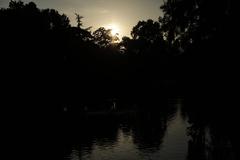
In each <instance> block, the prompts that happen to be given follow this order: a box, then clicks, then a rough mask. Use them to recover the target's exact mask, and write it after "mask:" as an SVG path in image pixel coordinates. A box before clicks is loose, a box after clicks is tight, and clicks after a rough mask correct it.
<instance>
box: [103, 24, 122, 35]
mask: <svg viewBox="0 0 240 160" xmlns="http://www.w3.org/2000/svg"><path fill="white" fill-rule="evenodd" d="M106 28H107V29H111V34H112V36H115V35H117V34H118V35H119V34H120V28H119V26H118V25H117V24H114V23H112V24H109V25H107V27H106Z"/></svg>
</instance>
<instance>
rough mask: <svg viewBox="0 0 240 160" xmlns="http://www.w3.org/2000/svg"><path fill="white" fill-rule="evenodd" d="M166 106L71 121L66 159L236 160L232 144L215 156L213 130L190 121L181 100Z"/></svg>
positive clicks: (68, 125) (65, 145)
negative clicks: (222, 159) (219, 158)
mask: <svg viewBox="0 0 240 160" xmlns="http://www.w3.org/2000/svg"><path fill="white" fill-rule="evenodd" d="M166 105H167V107H162V109H158V110H151V109H150V110H141V111H136V112H123V113H122V114H115V115H113V114H111V115H107V116H106V115H92V116H91V115H88V116H87V118H85V119H84V120H82V119H81V120H76V119H75V120H74V121H70V122H68V124H67V125H66V126H67V127H66V128H65V130H67V131H69V132H68V134H66V139H65V144H64V159H65V160H159V159H161V160H187V159H194V160H196V159H202V160H205V159H206V160H208V159H218V158H216V157H219V156H220V157H222V158H224V159H235V157H234V154H233V152H232V149H231V147H230V149H229V145H228V147H226V146H227V144H228V143H224V145H222V146H221V147H220V148H221V149H220V150H218V152H219V153H217V156H216V155H215V153H216V152H215V150H214V146H213V140H212V139H211V135H210V134H211V133H210V131H209V130H210V129H209V128H208V126H207V125H205V126H204V127H203V129H201V127H195V126H196V125H195V124H190V123H189V122H188V121H189V119H188V117H187V116H186V113H184V112H185V111H183V107H182V100H181V99H177V100H174V101H172V100H171V101H170V102H168V104H166ZM160 108H161V107H160ZM201 130H202V132H201ZM199 137H204V139H201V138H199ZM199 139H201V140H199ZM218 147H219V146H218ZM223 151H224V155H222V153H223ZM213 153H214V154H213Z"/></svg>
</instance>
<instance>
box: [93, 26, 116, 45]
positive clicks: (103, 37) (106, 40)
mask: <svg viewBox="0 0 240 160" xmlns="http://www.w3.org/2000/svg"><path fill="white" fill-rule="evenodd" d="M93 37H94V42H95V43H96V44H97V45H98V46H100V47H103V48H106V47H108V46H110V45H111V43H113V42H114V40H115V39H114V37H113V36H112V35H111V29H105V28H104V27H100V28H98V29H97V30H96V31H94V32H93Z"/></svg>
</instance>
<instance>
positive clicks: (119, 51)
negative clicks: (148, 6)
mask: <svg viewBox="0 0 240 160" xmlns="http://www.w3.org/2000/svg"><path fill="white" fill-rule="evenodd" d="M231 7H232V6H231V1H230V0H224V1H221V2H218V1H216V0H213V1H211V2H209V1H207V0H195V1H190V0H189V1H188V0H180V1H175V0H168V1H167V2H165V3H164V4H163V6H161V9H162V10H163V13H164V15H163V17H159V20H158V21H153V20H147V21H139V22H138V24H136V26H134V27H133V29H132V31H131V37H123V38H122V40H121V41H120V40H119V38H118V37H117V35H115V36H112V35H111V30H108V29H105V28H103V27H101V28H99V29H97V30H96V31H93V32H92V31H91V27H89V28H83V26H82V23H83V22H82V19H83V17H81V16H80V15H78V14H76V21H77V26H71V25H70V21H69V18H68V17H67V16H66V15H64V14H60V13H59V12H58V11H56V10H54V9H39V8H37V6H36V4H35V3H33V2H30V3H26V4H24V3H23V2H21V1H10V3H9V7H8V8H2V9H1V10H0V21H1V25H0V34H1V50H2V51H1V54H2V57H4V58H3V61H4V64H6V65H4V67H5V68H6V69H5V70H6V72H7V74H9V76H6V77H9V80H7V81H10V82H12V84H11V85H10V87H13V86H15V87H19V89H18V91H19V92H22V90H26V89H27V90H29V91H28V92H29V93H31V92H33V93H35V92H38V91H39V93H44V95H45V94H47V95H48V94H49V96H50V95H53V96H54V97H55V96H56V95H58V96H56V97H62V98H60V99H61V100H63V99H67V100H66V101H74V100H77V101H79V97H80V99H83V100H84V99H86V97H88V98H89V97H102V96H103V97H104V96H106V97H109V96H110V97H111V96H112V97H117V96H132V97H134V96H135V95H136V96H137V97H139V96H140V97H141V96H143V97H144V96H150V97H151V96H153V95H155V93H163V94H165V92H167V91H170V92H172V90H173V89H175V90H180V89H182V88H184V90H187V91H188V92H192V91H194V90H204V89H207V88H208V89H210V92H211V91H215V90H216V89H217V90H218V89H220V88H221V87H219V85H221V84H222V83H223V77H226V76H228V77H229V79H230V77H231V76H233V75H232V74H230V72H232V71H233V72H234V70H235V68H234V66H232V64H236V63H232V62H231V61H232V60H233V58H232V55H233V54H232V53H234V51H233V49H234V47H235V43H236V42H235V41H234V40H233V35H234V32H235V30H234V29H233V28H232V27H233V20H232V17H233V16H232V14H233V13H232V9H231ZM223 64H226V65H223ZM231 79H232V78H231ZM218 82H219V83H221V84H219V83H218ZM228 82H229V81H228ZM221 86H222V87H224V86H225V85H221ZM221 89H222V88H221ZM50 97H51V96H50ZM56 101H58V100H56Z"/></svg>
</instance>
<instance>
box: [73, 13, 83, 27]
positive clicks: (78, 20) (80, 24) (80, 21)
mask: <svg viewBox="0 0 240 160" xmlns="http://www.w3.org/2000/svg"><path fill="white" fill-rule="evenodd" d="M75 15H76V20H77V28H81V27H82V25H83V24H82V19H83V16H80V15H79V14H77V13H75Z"/></svg>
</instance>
